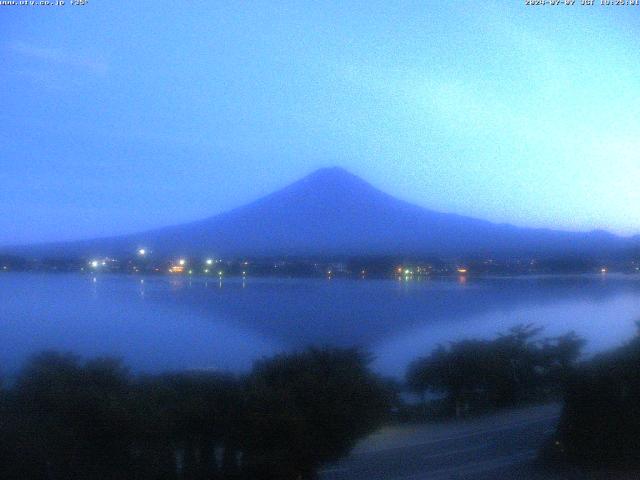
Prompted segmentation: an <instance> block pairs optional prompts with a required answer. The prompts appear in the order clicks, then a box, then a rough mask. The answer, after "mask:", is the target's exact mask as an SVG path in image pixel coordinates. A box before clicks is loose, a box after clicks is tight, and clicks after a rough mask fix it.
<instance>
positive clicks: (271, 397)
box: [245, 349, 390, 480]
mask: <svg viewBox="0 0 640 480" xmlns="http://www.w3.org/2000/svg"><path fill="white" fill-rule="evenodd" d="M369 361H370V359H369V358H368V357H367V356H366V355H364V354H363V353H362V352H359V351H357V350H353V349H345V350H342V349H322V350H318V349H310V350H307V351H305V352H302V353H297V354H291V355H279V356H276V357H274V358H272V359H269V360H263V361H260V362H258V363H257V364H256V365H255V367H254V369H253V371H252V373H251V375H250V376H249V378H248V379H247V387H246V418H247V427H248V431H249V432H252V435H247V436H246V437H245V440H246V444H245V446H246V468H247V473H248V475H249V477H250V478H257V479H282V480H286V479H299V478H302V479H308V478H313V476H314V474H315V471H316V469H317V468H318V467H319V466H320V465H321V464H323V463H326V462H330V461H335V460H337V459H338V458H340V457H341V456H343V455H345V454H346V453H347V452H348V451H349V450H350V449H351V448H352V447H353V446H354V444H355V442H356V440H357V439H359V438H360V437H361V436H363V435H366V434H367V433H369V432H371V431H372V430H374V429H375V428H376V427H377V426H378V425H379V424H380V422H381V421H382V419H383V418H384V416H385V414H386V412H387V411H388V405H389V401H390V398H389V395H388V393H387V391H386V390H385V388H384V387H383V386H382V384H381V382H380V381H379V380H378V379H377V378H375V377H374V375H372V374H371V372H370V371H369V370H368V368H367V365H368V363H369Z"/></svg>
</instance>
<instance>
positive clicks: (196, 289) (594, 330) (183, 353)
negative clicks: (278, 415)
mask: <svg viewBox="0 0 640 480" xmlns="http://www.w3.org/2000/svg"><path fill="white" fill-rule="evenodd" d="M0 292H1V295H2V301H1V302H0V342H1V343H2V345H3V346H4V347H3V350H2V352H1V353H0V369H1V371H2V373H3V374H5V375H6V374H8V375H11V373H12V372H15V371H16V370H17V369H18V368H19V367H20V365H21V364H22V362H23V361H24V360H25V358H26V357H27V356H29V355H30V354H32V353H34V352H37V351H40V350H43V349H57V350H68V351H73V352H75V353H78V354H80V355H83V356H96V355H114V356H118V357H122V358H123V359H124V360H125V362H126V363H127V364H129V365H131V367H132V368H133V369H134V370H136V371H143V372H159V371H163V370H181V369H203V368H204V369H219V370H230V371H235V372H241V371H246V370H247V369H249V368H250V367H251V364H252V362H253V361H254V360H255V359H257V358H261V357H263V356H267V355H271V354H273V353H277V352H284V351H291V350H296V349H300V348H304V347H306V346H310V345H318V346H324V345H332V346H360V347H362V348H365V349H367V350H368V351H370V352H372V353H373V354H374V356H375V361H374V363H373V367H374V368H375V369H376V370H377V371H379V372H381V373H383V374H388V375H393V376H400V375H402V374H403V372H404V368H405V367H406V365H407V364H408V362H410V361H411V360H412V359H414V358H415V357H417V356H420V355H423V354H425V353H427V352H428V351H430V349H431V348H432V347H434V346H435V345H437V344H438V343H439V342H444V343H446V342H448V341H452V340H457V339H462V338H472V337H473V338H475V337H493V336H495V334H496V333H499V332H504V331H506V330H507V329H508V328H509V327H511V326H513V325H516V324H519V323H529V322H533V323H536V324H538V325H541V326H544V327H545V333H546V334H548V335H555V334H561V333H564V332H566V331H568V330H575V331H576V332H577V333H578V334H580V335H582V336H584V337H585V338H586V339H587V341H588V343H587V347H586V352H587V354H591V353H593V352H596V351H600V350H603V349H606V348H610V347H615V346H617V345H619V344H620V343H622V342H624V341H625V340H627V339H628V338H630V337H631V336H632V335H633V333H634V331H635V324H634V321H635V320H636V319H638V318H639V317H640V279H638V278H637V277H633V276H622V275H621V276H617V275H606V276H547V277H515V278H476V279H474V278H470V279H467V280H466V281H465V282H460V281H459V280H456V279H439V280H423V281H398V280H392V279H389V280H342V279H332V280H327V279H300V278H297V279H281V278H248V279H246V280H245V281H243V280H242V279H225V280H224V281H223V282H222V283H220V282H218V281H217V279H205V278H198V277H195V278H188V277H168V276H147V277H141V276H133V275H132V276H122V275H97V276H95V277H94V276H91V275H79V274H38V273H7V274H3V275H2V276H0Z"/></svg>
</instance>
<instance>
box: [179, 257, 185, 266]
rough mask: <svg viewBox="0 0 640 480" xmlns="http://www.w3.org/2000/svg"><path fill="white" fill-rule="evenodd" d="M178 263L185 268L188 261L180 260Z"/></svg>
mask: <svg viewBox="0 0 640 480" xmlns="http://www.w3.org/2000/svg"><path fill="white" fill-rule="evenodd" d="M178 263H179V264H180V266H182V267H184V264H185V263H187V261H186V260H185V259H184V258H181V259H180V260H178Z"/></svg>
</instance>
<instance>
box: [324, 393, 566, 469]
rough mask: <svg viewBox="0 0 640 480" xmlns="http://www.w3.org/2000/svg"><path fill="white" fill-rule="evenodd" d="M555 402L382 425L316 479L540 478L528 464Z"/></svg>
mask: <svg viewBox="0 0 640 480" xmlns="http://www.w3.org/2000/svg"><path fill="white" fill-rule="evenodd" d="M559 413H560V407H559V405H545V406H538V407H530V408H526V409H520V410H513V411H509V412H505V413H501V414H497V415H491V416H486V417H483V418H479V419H474V420H469V421H459V422H449V423H440V424H430V425H419V426H401V427H388V428H384V429H382V430H381V431H379V432H378V433H376V434H374V435H372V436H371V437H369V438H367V439H366V440H364V441H363V442H362V443H360V444H359V445H358V446H357V447H356V448H355V449H354V451H353V452H352V454H351V455H350V456H349V457H348V458H346V459H345V460H343V461H341V462H339V463H338V464H336V465H332V466H330V467H327V468H326V469H324V470H323V471H322V472H320V478H321V479H322V480H347V479H348V480H358V479H363V480H365V479H366V480H392V479H393V480H400V479H402V480H445V479H446V480H449V479H457V480H460V479H474V480H481V479H511V478H513V479H516V478H517V479H518V480H524V479H526V478H540V477H538V476H537V474H534V473H533V469H532V468H531V467H530V466H529V464H530V463H531V460H533V459H534V458H535V456H536V454H537V451H538V448H539V447H540V445H541V444H542V443H543V442H544V440H545V439H546V438H547V437H548V436H549V435H550V434H551V433H552V432H553V431H554V429H555V426H556V423H557V420H558V416H559Z"/></svg>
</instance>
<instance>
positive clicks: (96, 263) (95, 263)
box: [91, 260, 98, 268]
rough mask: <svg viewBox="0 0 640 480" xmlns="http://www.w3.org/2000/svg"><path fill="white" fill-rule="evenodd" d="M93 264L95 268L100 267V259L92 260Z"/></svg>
mask: <svg viewBox="0 0 640 480" xmlns="http://www.w3.org/2000/svg"><path fill="white" fill-rule="evenodd" d="M91 266H92V267H93V268H98V261H97V260H93V261H92V262H91Z"/></svg>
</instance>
